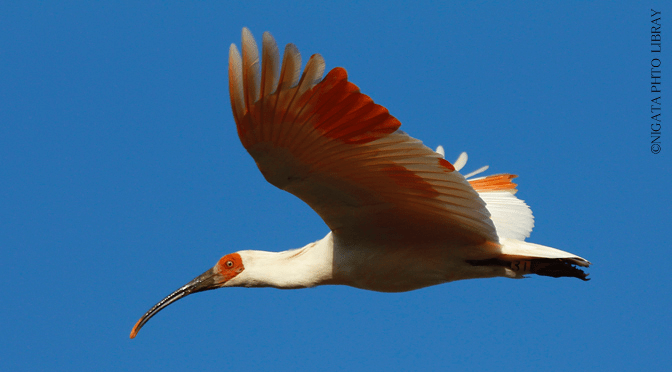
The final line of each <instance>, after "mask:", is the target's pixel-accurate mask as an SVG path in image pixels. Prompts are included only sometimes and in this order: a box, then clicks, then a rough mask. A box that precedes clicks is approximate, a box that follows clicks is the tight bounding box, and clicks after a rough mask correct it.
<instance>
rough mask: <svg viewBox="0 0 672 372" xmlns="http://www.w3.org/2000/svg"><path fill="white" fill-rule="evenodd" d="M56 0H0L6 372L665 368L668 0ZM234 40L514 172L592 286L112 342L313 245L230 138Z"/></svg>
mask: <svg viewBox="0 0 672 372" xmlns="http://www.w3.org/2000/svg"><path fill="white" fill-rule="evenodd" d="M53 3H55V2H53ZM53 3H52V2H18V1H16V2H4V1H3V2H2V4H0V71H1V72H0V249H1V252H2V255H1V258H0V259H1V260H2V261H1V262H2V265H1V268H2V269H1V270H0V276H1V278H2V286H1V287H0V298H1V299H2V301H0V334H2V337H0V365H2V367H1V368H2V370H5V371H38V370H43V371H47V370H48V371H85V370H96V371H133V370H135V371H149V370H160V371H185V370H200V371H205V370H213V369H215V368H216V369H222V370H243V371H245V370H295V371H296V370H318V369H319V370H321V371H332V370H333V371H342V370H400V371H403V370H448V369H452V370H457V371H485V370H495V369H496V370H499V371H508V370H511V371H513V370H521V369H530V370H532V369H534V370H544V371H567V370H591V371H628V370H629V371H634V370H639V371H642V370H647V371H668V370H670V366H671V365H672V353H670V347H671V345H672V342H671V336H670V334H671V333H672V326H671V324H672V316H671V315H670V314H671V313H672V312H671V310H670V309H671V308H672V290H671V288H670V282H671V280H670V279H671V275H670V264H671V259H672V254H671V253H670V252H671V250H670V248H671V244H670V239H671V238H672V236H671V235H672V233H671V231H672V223H671V222H672V221H671V217H670V207H671V205H672V203H671V202H672V198H671V192H670V188H671V187H672V161H671V159H672V158H671V157H672V130H670V128H672V126H670V122H671V121H670V119H669V118H672V105H670V101H671V100H672V89H671V88H669V87H671V86H672V85H671V84H672V56H671V55H670V50H672V6H670V5H669V3H667V4H666V5H665V7H663V5H662V4H663V2H662V1H651V2H634V1H629V2H620V3H619V2H599V1H590V2H588V1H584V2H576V3H571V2H562V4H560V5H559V4H555V5H548V4H541V2H536V1H534V2H533V1H531V2H527V3H511V4H509V3H505V4H499V3H494V2H474V3H459V4H446V3H448V2H425V3H417V2H414V3H413V5H409V4H401V3H399V4H397V3H391V2H388V1H381V2H375V3H364V4H361V3H359V2H351V3H346V4H339V5H336V3H332V4H326V5H325V4H322V3H321V2H311V3H307V2H301V3H298V2H297V3H296V4H294V5H287V4H281V3H283V2H278V1H266V2H259V1H230V2H190V3H182V2H180V3H177V2H175V3H169V4H164V3H163V2H144V3H143V5H138V4H135V3H131V2H128V3H123V2H114V3H112V2H109V3H103V2H71V3H70V2H59V3H60V4H59V5H54V4H53ZM652 7H653V8H656V9H658V10H661V11H662V23H663V32H664V33H663V51H664V53H663V55H662V57H661V58H662V60H663V64H662V67H663V77H662V81H663V84H664V85H663V87H664V89H663V93H662V97H663V98H662V103H663V116H662V117H663V122H664V127H663V138H662V152H661V153H660V154H658V155H653V154H652V153H651V151H650V148H649V141H650V139H649V129H648V128H649V124H650V118H649V116H650V114H649V112H648V111H649V105H650V99H651V98H654V97H651V94H650V93H649V89H650V88H649V86H650V85H649V84H650V77H649V66H650V59H651V53H650V52H649V49H650V48H649V37H650V23H649V22H650V8H652ZM243 26H247V27H249V28H250V29H251V30H252V32H253V34H254V35H255V36H256V37H257V39H260V38H261V34H262V32H264V31H267V30H268V31H270V32H271V33H273V35H274V36H275V37H276V39H277V40H278V43H279V44H281V45H284V44H286V43H289V42H293V43H295V44H296V45H297V46H298V47H299V49H300V50H301V51H302V52H303V55H304V57H305V59H307V57H308V56H310V55H311V54H313V53H321V54H322V55H323V56H324V58H325V59H326V62H327V68H329V69H330V68H332V67H335V66H343V67H345V68H346V69H347V70H348V72H349V75H350V80H351V81H353V82H355V83H356V84H357V85H358V86H359V87H360V88H361V89H362V91H363V92H365V93H367V94H369V95H370V96H371V97H373V99H374V100H375V101H376V102H378V103H381V104H383V105H385V106H386V107H387V108H389V109H390V111H391V112H392V114H393V115H395V116H396V117H398V118H399V119H400V120H401V122H402V123H403V126H402V129H403V130H405V131H406V132H408V133H409V134H411V135H413V136H414V137H416V138H419V139H421V140H423V141H424V142H425V143H426V144H427V145H428V146H430V147H436V146H437V145H439V144H441V145H443V146H444V147H445V148H446V152H447V158H448V159H449V160H454V159H455V157H456V156H457V155H458V154H459V152H461V151H467V152H468V153H469V156H470V159H469V163H468V164H467V168H466V170H468V171H469V170H473V169H475V168H477V167H480V166H481V165H485V164H489V165H490V167H491V168H490V171H491V172H493V173H498V172H511V173H515V174H519V175H520V178H518V181H519V190H520V191H519V194H518V195H519V196H520V197H521V198H522V199H525V200H526V201H527V202H528V203H529V204H530V205H531V207H532V210H533V211H534V213H535V217H536V226H535V229H534V231H533V232H532V236H531V238H530V239H529V240H530V241H533V242H537V243H541V244H546V245H551V246H554V247H557V248H561V249H565V250H568V251H571V252H574V253H577V254H579V255H581V256H583V257H586V258H587V259H589V260H590V261H592V262H593V263H594V266H593V267H592V268H591V269H590V275H591V278H592V280H591V281H590V282H587V283H584V282H581V281H579V280H576V279H553V278H545V277H533V278H530V279H526V280H510V279H489V280H473V281H463V282H456V283H450V284H444V285H440V286H435V287H431V288H426V289H422V290H418V291H414V292H409V293H401V294H382V293H375V292H367V291H362V290H358V289H354V288H349V287H319V288H315V289H306V290H296V291H280V290H275V289H220V290H217V291H210V292H206V293H200V294H196V295H193V296H190V297H188V298H186V299H184V300H181V301H179V302H178V303H175V304H173V305H171V306H170V307H169V308H168V309H166V310H164V311H163V312H161V313H160V314H159V315H158V316H156V317H154V318H153V319H152V320H151V321H150V322H149V323H148V324H147V325H146V326H145V328H143V330H142V331H141V332H140V334H139V335H138V337H137V338H136V339H135V340H130V339H129V338H128V335H129V332H130V330H131V327H132V326H133V324H134V323H135V322H136V321H137V320H138V318H139V317H140V316H141V315H142V314H143V313H144V312H145V311H147V310H148V309H149V307H151V306H152V305H154V303H156V302H157V301H158V300H160V299H161V298H163V297H164V296H165V295H167V294H169V293H170V292H172V291H173V290H175V289H177V288H178V287H180V286H181V285H183V284H185V283H186V282H187V281H189V280H191V279H192V278H193V277H195V276H196V275H198V274H200V273H202V272H203V271H205V270H206V269H208V268H210V267H211V266H212V265H214V264H215V262H216V260H217V259H218V258H219V257H220V256H222V255H224V254H226V253H230V252H233V251H238V250H242V249H262V250H273V251H279V250H284V249H288V248H295V247H300V246H303V245H304V244H306V243H308V242H311V241H314V240H317V239H319V238H321V237H322V236H324V234H326V233H327V228H326V226H325V225H324V223H323V222H322V221H321V220H320V219H319V217H318V216H317V215H316V214H315V213H314V212H313V211H312V210H310V209H309V208H308V207H307V206H306V205H304V204H303V203H302V202H301V201H300V200H298V199H296V198H294V197H293V196H292V195H290V194H286V193H284V192H282V191H280V190H277V189H275V188H274V187H273V186H271V185H269V184H267V183H266V182H265V180H264V179H263V177H262V176H261V174H260V173H259V171H258V170H257V168H256V167H255V165H254V162H253V161H252V159H251V157H249V155H248V154H247V153H246V152H245V150H244V149H243V147H242V146H241V144H240V142H239V140H238V138H237V135H236V130H235V125H234V122H233V118H232V115H231V109H230V106H229V98H228V90H227V89H228V88H227V75H226V68H227V53H228V48H229V45H230V44H231V43H232V42H235V43H237V44H240V32H241V28H242V27H243ZM305 59H304V61H305Z"/></svg>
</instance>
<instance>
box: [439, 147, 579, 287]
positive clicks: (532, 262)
mask: <svg viewBox="0 0 672 372" xmlns="http://www.w3.org/2000/svg"><path fill="white" fill-rule="evenodd" d="M437 152H438V153H439V154H441V155H442V156H443V153H444V152H443V148H442V147H441V146H439V148H437ZM466 162H467V154H466V153H462V154H460V157H459V158H458V159H457V161H455V163H454V167H455V169H456V170H460V169H461V168H462V167H463V166H464V165H465V164H466ZM486 169H488V167H487V166H486V167H482V168H480V169H478V170H476V171H474V172H471V173H469V174H467V175H465V178H467V180H468V181H469V183H470V184H471V186H472V187H473V188H474V190H476V192H478V194H479V196H480V197H481V199H483V201H484V202H485V204H486V208H487V209H488V212H490V218H491V219H492V223H493V225H494V226H495V229H496V230H497V236H498V237H499V245H500V249H501V251H500V253H499V254H498V256H497V257H495V258H489V259H485V260H471V261H467V262H468V263H470V264H472V265H474V266H504V267H505V268H506V274H507V275H508V276H511V277H514V278H521V277H523V276H524V275H525V274H537V275H544V276H552V277H556V278H557V277H563V276H569V277H575V278H579V279H582V280H588V279H587V276H588V275H587V274H586V273H585V272H584V271H583V270H581V269H580V268H579V267H588V266H589V265H590V262H588V260H586V259H584V258H581V257H579V256H577V255H575V254H572V253H569V252H565V251H561V250H559V249H555V248H551V247H547V246H544V245H539V244H534V243H528V242H525V241H524V240H525V238H527V237H529V236H530V232H531V231H532V228H533V227H534V217H533V216H532V211H531V210H530V207H528V206H527V204H526V203H525V202H524V201H523V200H520V199H518V198H517V197H516V196H515V194H516V192H517V190H516V186H517V185H516V184H515V183H513V182H512V181H511V180H512V179H513V178H515V177H516V176H515V175H512V174H496V175H492V176H487V177H478V178H472V177H473V176H475V175H477V174H480V173H482V172H483V171H485V170H486Z"/></svg>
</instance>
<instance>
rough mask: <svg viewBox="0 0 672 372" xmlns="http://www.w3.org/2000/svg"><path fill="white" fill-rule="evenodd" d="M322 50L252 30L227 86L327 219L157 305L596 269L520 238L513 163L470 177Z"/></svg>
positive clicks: (259, 150) (290, 182)
mask: <svg viewBox="0 0 672 372" xmlns="http://www.w3.org/2000/svg"><path fill="white" fill-rule="evenodd" d="M324 70H325V63H324V60H323V58H322V57H321V56H320V55H319V54H314V55H313V56H311V57H310V59H308V62H307V64H306V66H305V68H304V70H303V74H301V55H300V54H299V51H298V49H297V48H296V46H294V45H293V44H288V45H287V46H286V47H285V50H284V56H283V59H282V65H280V54H279V51H278V47H277V44H276V43H275V40H274V39H273V37H272V36H271V34H270V33H268V32H266V33H264V35H263V43H262V51H261V64H260V57H259V50H258V48H257V44H256V42H255V40H254V38H253V37H252V34H251V33H250V31H249V30H248V29H247V28H244V29H243V32H242V56H241V54H240V53H239V52H238V49H237V48H236V46H235V44H232V45H231V47H230V49H229V94H230V97H231V108H232V111H233V116H234V119H235V121H236V126H237V129H238V135H239V137H240V140H241V142H242V144H243V146H244V147H245V149H246V150H247V151H248V152H249V153H250V155H252V157H253V158H254V160H255V162H256V164H257V166H258V167H259V170H260V171H261V173H262V174H263V175H264V177H265V178H266V180H267V181H268V182H270V183H271V184H273V185H274V186H276V187H278V188H280V189H282V190H286V191H288V192H290V193H292V194H294V195H295V196H297V197H298V198H300V199H301V200H303V201H304V202H306V203H307V204H308V205H309V206H310V207H311V208H312V209H313V210H315V212H317V214H319V215H320V217H322V219H323V220H324V222H325V223H326V224H327V226H328V227H329V229H330V230H331V231H330V232H329V233H328V234H327V235H326V236H325V237H324V238H322V239H320V240H318V241H316V242H313V243H310V244H308V245H306V246H305V247H303V248H298V249H291V250H287V251H284V252H264V251H252V250H244V251H240V252H236V253H231V254H227V255H225V256H224V257H222V258H221V259H220V260H219V261H218V262H217V263H216V264H215V266H214V267H212V268H211V269H209V270H208V271H206V272H205V273H203V274H201V275H199V276H198V277H196V278H195V279H194V280H192V281H191V282H189V283H187V284H186V285H184V286H183V287H181V288H180V289H178V290H177V291H175V292H173V293H172V294H170V295H169V296H168V297H166V298H165V299H163V300H161V302H159V303H158V304H156V305H155V306H154V307H152V308H151V309H150V310H149V311H148V312H147V313H146V314H145V315H143V316H142V318H140V320H138V322H137V323H136V324H135V326H134V327H133V330H132V331H131V338H134V337H135V336H136V335H137V333H138V331H139V330H140V328H141V327H142V326H143V325H144V324H145V323H146V322H147V321H148V320H149V319H150V318H151V317H153V316H154V315H156V313H158V312H159V311H161V310H162V309H163V308H165V307H166V306H168V305H170V304H171V303H173V302H175V301H177V300H179V299H180V298H183V297H185V296H187V295H189V294H192V293H196V292H202V291H207V290H210V289H216V288H222V287H275V288H282V289H294V288H307V287H314V286H318V285H325V284H333V285H336V284H340V285H349V286H352V287H356V288H361V289H367V290H372V291H380V292H403V291H411V290H414V289H418V288H423V287H427V286H432V285H436V284H441V283H446V282H451V281H455V280H462V279H475V278H492V277H508V278H522V277H524V276H525V275H527V274H537V275H544V276H552V277H576V278H579V279H582V280H588V279H587V278H586V277H587V274H586V273H585V272H584V271H583V270H582V269H580V267H588V266H589V265H590V262H588V261H587V260H585V259H583V258H581V257H579V256H576V255H574V254H572V253H568V252H564V251H561V250H559V249H555V248H550V247H546V246H543V245H538V244H533V243H528V242H525V241H524V240H525V238H527V237H528V236H529V235H530V232H531V231H532V227H533V225H534V220H533V217H532V211H531V210H530V208H529V207H528V206H527V204H525V202H523V201H522V200H520V199H518V198H517V197H516V196H515V194H516V191H517V190H516V184H515V183H513V182H512V181H511V180H512V179H513V178H514V177H516V176H515V175H512V174H496V175H491V176H487V177H478V178H473V176H475V175H477V174H480V173H482V172H483V171H484V170H485V169H487V167H483V168H481V169H479V170H477V171H475V172H472V173H471V174H467V175H466V176H465V175H462V174H461V173H460V172H459V171H460V170H461V169H462V167H463V166H464V165H465V163H466V161H467V155H466V153H462V154H461V155H460V156H459V157H458V159H457V161H455V162H454V163H452V164H451V163H450V162H448V161H447V160H445V159H444V150H443V148H442V147H439V148H437V151H433V150H432V149H430V148H428V147H426V146H425V145H423V144H422V142H421V141H419V140H417V139H415V138H413V137H411V136H409V135H408V134H406V133H404V132H403V131H401V130H399V127H400V126H401V123H400V122H399V120H397V119H396V118H395V117H394V116H392V115H390V113H389V112H388V110H387V109H385V108H384V107H382V106H380V105H378V104H375V103H374V102H373V100H372V99H371V98H369V96H367V95H365V94H363V93H361V92H360V90H359V88H358V87H357V86H356V85H355V84H353V83H351V82H349V81H348V76H347V73H346V71H345V69H343V68H341V67H336V68H334V69H332V70H331V71H330V72H329V73H328V74H327V75H326V76H325V77H324V78H323V74H324Z"/></svg>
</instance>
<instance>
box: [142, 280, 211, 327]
mask: <svg viewBox="0 0 672 372" xmlns="http://www.w3.org/2000/svg"><path fill="white" fill-rule="evenodd" d="M216 275H217V274H216V273H215V271H214V268H213V269H210V270H208V271H206V272H204V273H203V274H201V275H199V276H197V277H196V278H194V280H192V281H190V282H189V283H187V284H185V285H184V286H182V288H180V289H178V290H177V291H175V292H173V293H171V294H170V295H168V297H166V298H164V299H163V300H161V301H160V302H159V303H158V304H156V305H154V307H152V308H151V309H149V311H148V312H147V313H145V315H143V316H142V318H140V320H138V322H137V323H135V326H134V327H133V330H131V338H135V336H136V335H137V334H138V332H139V331H140V328H142V326H144V325H145V323H147V322H148V321H149V319H151V318H152V317H153V316H154V315H156V313H158V312H159V311H161V310H163V308H164V307H166V306H168V305H170V304H172V303H173V302H175V301H177V300H179V299H180V298H183V297H186V296H188V295H190V294H192V293H196V292H203V291H208V290H210V289H216V288H219V286H218V285H217V283H216V281H215V276H216Z"/></svg>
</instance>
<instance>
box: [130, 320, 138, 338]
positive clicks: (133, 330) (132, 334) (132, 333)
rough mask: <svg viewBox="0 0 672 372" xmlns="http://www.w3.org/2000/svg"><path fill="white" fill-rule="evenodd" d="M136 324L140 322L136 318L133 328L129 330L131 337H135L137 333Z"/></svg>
mask: <svg viewBox="0 0 672 372" xmlns="http://www.w3.org/2000/svg"><path fill="white" fill-rule="evenodd" d="M138 324H140V320H138V321H137V322H136V323H135V325H134V326H133V329H132V330H131V339H133V338H135V336H137V335H138Z"/></svg>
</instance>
